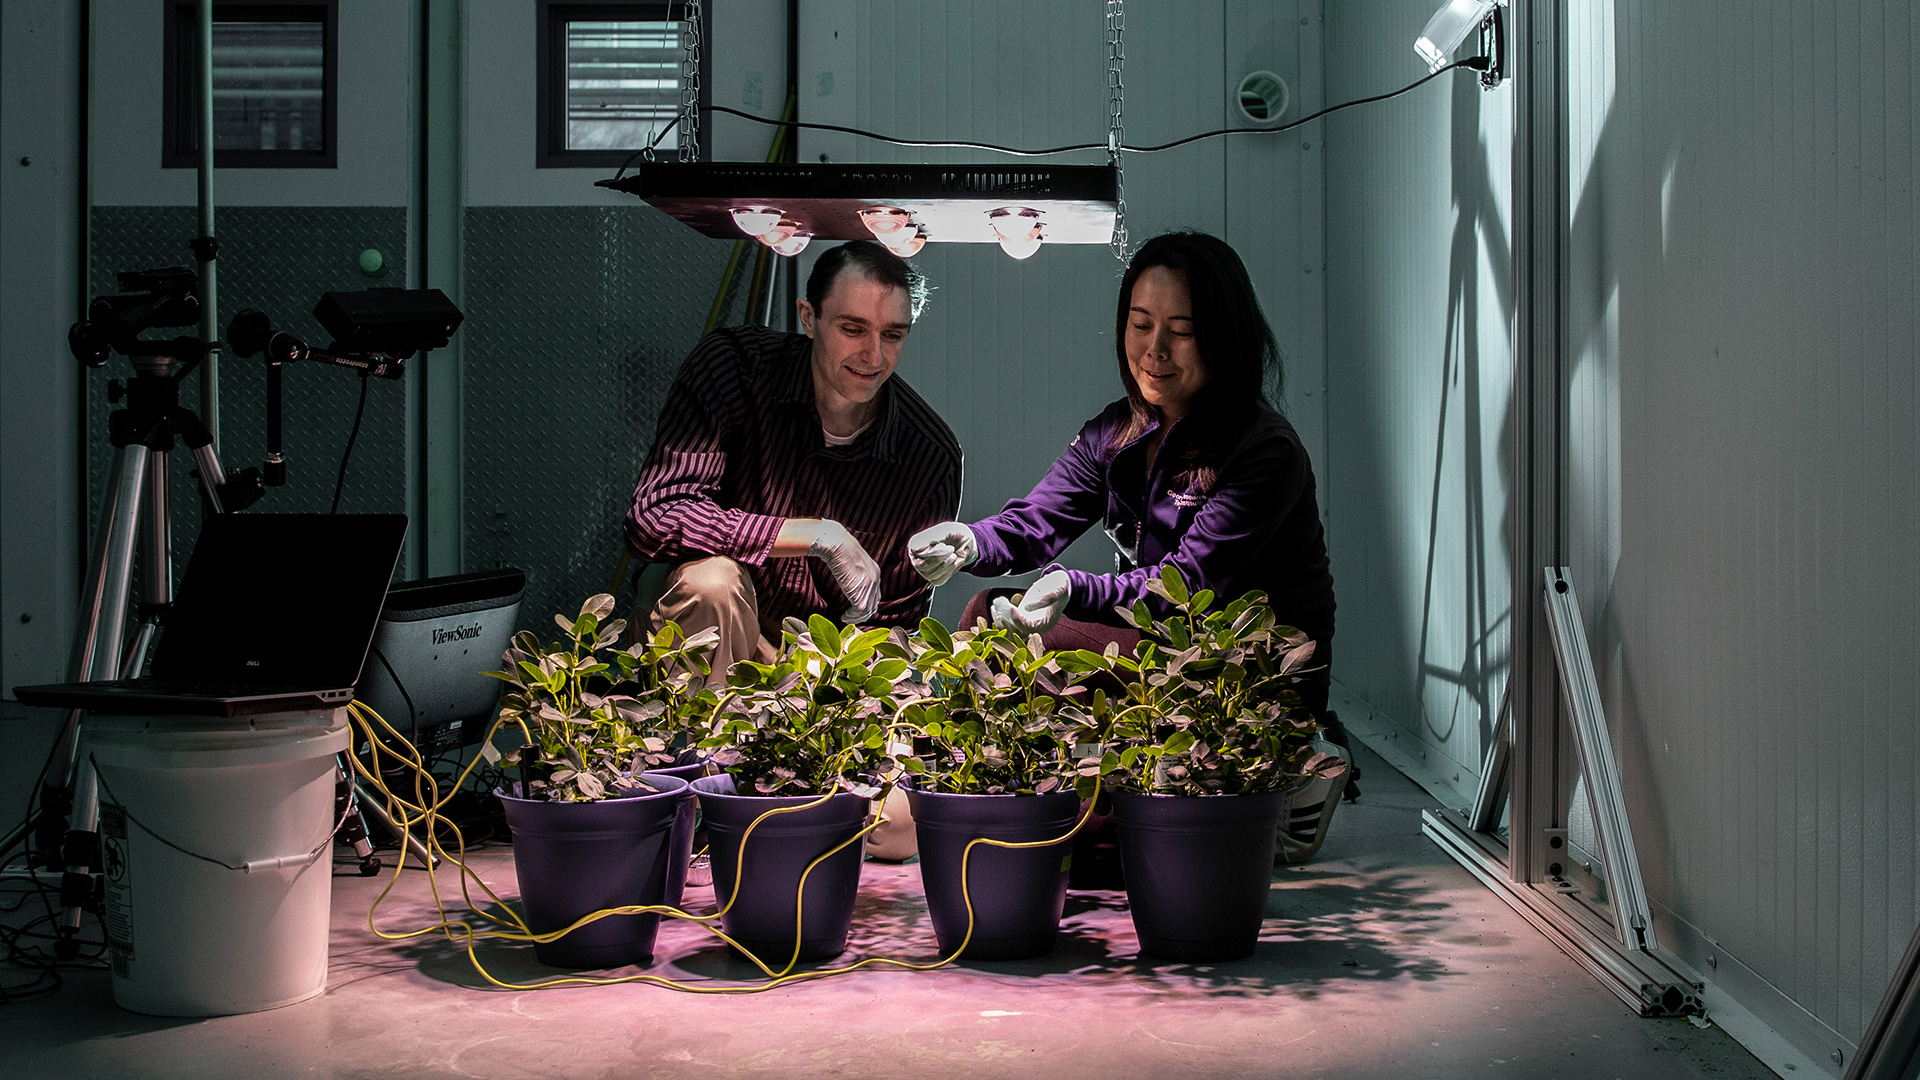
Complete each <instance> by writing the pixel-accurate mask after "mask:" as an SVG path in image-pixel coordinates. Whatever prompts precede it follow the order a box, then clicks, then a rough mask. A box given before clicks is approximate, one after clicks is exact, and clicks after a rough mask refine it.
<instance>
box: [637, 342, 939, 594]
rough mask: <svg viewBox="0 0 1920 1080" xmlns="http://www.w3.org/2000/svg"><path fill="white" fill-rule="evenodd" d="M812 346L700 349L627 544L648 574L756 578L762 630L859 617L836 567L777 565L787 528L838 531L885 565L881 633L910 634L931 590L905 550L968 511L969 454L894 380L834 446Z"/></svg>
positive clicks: (688, 368)
mask: <svg viewBox="0 0 1920 1080" xmlns="http://www.w3.org/2000/svg"><path fill="white" fill-rule="evenodd" d="M812 347H813V341H812V339H811V338H808V337H806V336H805V335H802V334H788V333H784V332H781V331H777V330H771V329H768V328H766V327H761V326H737V327H731V328H729V329H725V330H717V331H715V332H713V333H712V334H709V335H707V336H706V337H705V338H704V339H702V340H701V342H700V344H698V345H696V346H694V349H693V352H692V353H691V354H690V355H689V356H688V357H687V359H686V362H685V363H683V364H681V365H680V373H679V375H677V376H676V377H675V378H674V381H673V389H672V390H670V391H668V393H667V403H666V407H665V408H663V409H662V410H661V411H660V423H659V427H658V432H657V434H656V436H655V438H654V443H653V450H652V451H651V452H650V453H649V454H648V455H647V462H646V464H645V465H644V466H642V467H641V469H640V483H639V485H638V486H637V487H635V489H634V493H633V507H632V509H631V510H629V511H628V512H627V522H626V530H627V543H628V545H629V546H630V547H632V548H633V550H634V552H635V554H637V555H638V556H639V557H640V558H642V559H645V560H647V561H649V562H682V561H685V560H687V559H695V558H701V557H703V556H708V555H725V556H727V557H729V558H732V559H734V560H736V561H738V562H739V563H741V564H742V565H744V566H746V567H747V568H748V571H749V573H751V574H752V576H753V584H754V588H755V590H756V591H757V593H758V600H759V606H760V615H761V618H762V620H763V621H764V620H778V619H781V618H784V617H786V616H788V615H797V616H799V617H801V618H806V617H807V615H809V614H811V613H813V612H816V611H817V612H821V613H823V614H826V615H827V616H828V617H830V618H838V617H839V615H840V613H842V612H843V611H845V610H846V609H847V607H848V606H849V604H848V601H847V598H846V596H845V594H843V593H842V592H841V591H840V587H839V585H838V583H836V582H835V581H834V579H833V574H832V573H831V572H830V571H829V570H828V569H827V566H826V563H825V562H823V561H822V560H819V559H810V558H809V559H775V558H771V557H770V556H771V554H772V551H773V542H774V538H775V537H776V536H777V535H778V534H779V532H780V526H781V524H782V523H784V522H785V520H786V519H787V518H826V519H828V520H830V521H837V522H839V523H840V524H841V525H842V526H843V527H845V528H846V530H847V531H848V532H850V533H852V534H853V536H854V538H855V539H857V540H859V541H860V546H861V547H863V548H865V549H866V551H867V554H868V555H871V556H872V557H873V560H874V561H875V562H876V563H879V564H880V610H879V613H878V614H876V615H875V616H874V617H873V619H872V620H871V623H872V624H873V625H879V626H914V625H916V624H918V622H919V620H920V619H921V618H922V617H924V616H925V615H926V613H927V608H928V605H929V603H930V601H931V600H932V597H933V590H932V588H931V587H930V586H929V585H928V584H927V583H926V581H925V580H924V579H922V578H921V577H920V575H919V574H918V573H916V572H915V571H914V569H913V565H912V563H911V562H909V561H908V559H907V538H908V537H909V536H912V535H913V534H914V533H916V532H918V531H920V530H921V529H924V528H926V527H927V526H929V525H932V524H935V523H937V522H941V521H949V520H952V519H953V517H954V515H955V514H957V513H958V512H959V508H960V443H959V442H958V441H957V440H956V439H954V437H953V432H952V431H951V430H950V429H949V428H948V427H947V425H946V422H945V421H943V420H941V419H940V416H939V414H937V413H935V412H934V411H933V409H932V407H930V406H929V405H928V404H927V403H926V402H925V401H924V400H922V399H921V397H920V395H919V394H916V393H914V391H913V388H912V387H909V386H908V385H907V384H906V381H905V380H903V379H901V378H900V376H899V375H898V374H895V375H894V376H893V377H891V378H889V379H888V380H887V382H886V384H885V385H884V386H883V387H882V388H881V391H880V411H879V414H878V416H877V417H875V419H874V422H873V423H871V424H870V425H868V427H867V428H866V430H865V431H864V432H862V433H861V434H860V435H859V436H858V437H857V438H855V439H854V441H853V443H852V444H851V445H848V446H828V445H827V444H826V439H825V438H824V436H823V433H822V428H821V426H820V414H819V412H818V411H817V410H816V409H815V407H814V399H813V367H812Z"/></svg>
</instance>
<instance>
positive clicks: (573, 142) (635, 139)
mask: <svg viewBox="0 0 1920 1080" xmlns="http://www.w3.org/2000/svg"><path fill="white" fill-rule="evenodd" d="M702 10H704V8H703V9H702ZM687 29H688V23H687V18H686V7H685V5H684V4H673V3H669V4H660V3H625V4H608V3H602V4H566V3H553V2H550V0H548V2H543V3H542V4H541V5H540V33H539V42H538V48H539V51H540V52H539V63H538V69H539V95H538V96H539V109H540V125H539V127H540V130H539V138H540V144H539V152H538V154H537V160H536V164H537V165H538V166H539V167H541V168H570V167H581V166H585V167H592V168H605V167H608V166H617V165H619V164H621V163H622V162H624V161H626V160H627V158H628V157H630V156H631V155H632V154H633V152H634V151H635V150H638V149H640V148H641V147H643V146H646V145H647V142H648V140H650V139H652V138H653V137H654V136H655V135H656V134H658V133H659V132H661V131H663V130H665V129H666V128H667V126H668V125H669V124H671V123H673V120H674V117H676V116H679V115H680V94H681V81H680V63H681V60H682V59H683V58H684V57H685V56H686V50H685V44H684V35H685V33H686V32H687ZM700 32H701V40H702V41H708V40H711V38H710V36H709V35H708V33H707V27H706V26H704V25H703V26H702V27H701V28H700ZM700 64H701V73H702V78H701V80H700V83H701V87H702V90H701V103H702V104H705V102H706V93H705V86H706V82H707V80H706V78H705V73H706V70H707V60H706V54H705V50H704V49H703V50H702V52H701V57H700ZM704 127H705V125H702V128H703V130H704ZM682 134H683V133H682V132H681V131H680V130H679V128H677V127H676V128H674V129H673V130H671V131H667V133H666V135H665V136H663V137H662V138H661V139H660V142H659V144H658V145H657V146H656V147H655V152H656V153H659V154H661V155H663V156H666V155H672V156H678V154H679V152H680V136H681V135H682ZM701 150H702V153H701V156H702V157H704V156H705V153H704V151H705V145H704V138H703V140H702V146H701Z"/></svg>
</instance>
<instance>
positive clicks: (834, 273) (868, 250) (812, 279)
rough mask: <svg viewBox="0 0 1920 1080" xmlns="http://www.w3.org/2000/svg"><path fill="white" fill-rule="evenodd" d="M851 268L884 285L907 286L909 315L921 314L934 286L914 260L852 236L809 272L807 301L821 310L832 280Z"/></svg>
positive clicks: (836, 279) (911, 316) (816, 309)
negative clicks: (908, 259)
mask: <svg viewBox="0 0 1920 1080" xmlns="http://www.w3.org/2000/svg"><path fill="white" fill-rule="evenodd" d="M849 270H851V271H854V272H856V273H858V274H860V275H862V276H863V277H866V278H868V279H870V280H873V281H877V282H879V283H880V284H882V285H891V286H893V287H894V288H897V289H902V290H904V291H905V292H906V294H907V310H908V312H909V316H908V317H909V318H912V319H918V318H920V309H921V308H924V307H926V306H927V293H928V292H930V291H932V287H931V286H929V285H928V284H927V279H926V277H925V276H924V275H922V274H921V273H920V271H918V270H916V269H914V266H913V264H912V263H910V262H908V261H907V260H905V259H903V258H901V257H900V256H898V255H895V254H894V253H893V252H891V251H888V250H887V249H886V248H884V247H881V246H880V245H879V244H876V243H874V242H873V241H871V240H849V241H847V242H846V243H844V244H841V245H840V246H839V247H836V248H828V249H827V251H826V253H825V254H823V255H821V256H820V261H818V262H816V263H814V264H813V273H811V274H808V275H807V303H809V304H812V305H813V310H814V313H815V314H816V315H818V314H820V306H821V305H822V304H824V303H825V302H826V299H827V294H828V293H830V292H832V291H833V283H834V282H836V281H838V280H840V275H841V274H843V273H846V272H847V271H849Z"/></svg>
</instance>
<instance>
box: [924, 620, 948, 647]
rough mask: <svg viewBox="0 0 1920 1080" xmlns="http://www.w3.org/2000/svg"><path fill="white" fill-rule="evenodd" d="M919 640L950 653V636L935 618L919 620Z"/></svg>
mask: <svg viewBox="0 0 1920 1080" xmlns="http://www.w3.org/2000/svg"><path fill="white" fill-rule="evenodd" d="M920 640H922V641H924V642H926V643H927V644H928V645H930V646H932V647H934V648H936V649H939V650H940V651H941V652H944V653H950V652H952V651H953V638H952V636H950V635H949V634H948V633H947V628H946V627H944V626H941V625H940V623H939V622H938V621H937V620H934V619H921V620H920Z"/></svg>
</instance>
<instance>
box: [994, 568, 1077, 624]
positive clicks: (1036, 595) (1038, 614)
mask: <svg viewBox="0 0 1920 1080" xmlns="http://www.w3.org/2000/svg"><path fill="white" fill-rule="evenodd" d="M1072 596H1073V582H1072V580H1071V579H1069V578H1068V577H1067V572H1066V571H1065V570H1050V571H1048V572H1047V573H1044V574H1042V575H1040V580H1039V581H1036V582H1034V583H1033V584H1032V585H1029V586H1027V591H1026V594H1025V595H1024V596H1020V597H1017V598H1016V599H1018V600H1019V603H1014V602H1013V601H1012V600H1008V599H1007V598H1006V597H1004V596H999V597H995V598H994V601H993V625H995V626H997V627H999V628H1000V629H1002V630H1012V631H1014V632H1015V633H1019V634H1044V633H1046V632H1047V631H1049V630H1051V629H1053V624H1054V623H1057V622H1059V621H1060V613H1061V612H1063V611H1065V610H1066V609H1067V601H1068V600H1069V599H1070V598H1072Z"/></svg>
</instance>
